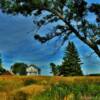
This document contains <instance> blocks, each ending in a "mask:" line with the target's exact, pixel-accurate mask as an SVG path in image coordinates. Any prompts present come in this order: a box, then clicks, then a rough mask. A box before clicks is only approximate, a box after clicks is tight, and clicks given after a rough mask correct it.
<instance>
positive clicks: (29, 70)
mask: <svg viewBox="0 0 100 100" xmlns="http://www.w3.org/2000/svg"><path fill="white" fill-rule="evenodd" d="M26 73H27V75H40V68H38V67H36V66H35V65H30V66H28V68H26Z"/></svg>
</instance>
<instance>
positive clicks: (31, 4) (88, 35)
mask: <svg viewBox="0 0 100 100" xmlns="http://www.w3.org/2000/svg"><path fill="white" fill-rule="evenodd" d="M0 9H1V11H2V12H6V13H8V14H13V15H16V14H18V13H21V14H23V15H25V16H27V15H31V14H33V15H34V17H33V18H34V19H33V22H34V23H35V25H37V31H35V32H36V34H35V36H34V37H35V39H37V40H39V41H40V42H41V43H45V42H47V41H49V40H51V39H53V38H55V37H58V38H59V37H62V39H61V40H60V39H59V40H60V42H62V44H61V45H63V43H65V41H67V40H68V39H69V37H70V36H72V35H74V36H75V37H77V38H78V39H79V40H81V41H82V42H83V43H84V44H86V45H87V46H88V47H89V48H91V49H92V50H93V52H95V53H96V54H97V55H98V57H100V48H99V47H100V3H99V0H98V3H95V0H94V3H91V4H90V3H89V0H0ZM44 12H46V14H45V15H44ZM91 14H92V15H93V16H94V17H93V21H91V20H90V19H89V16H90V15H91ZM59 21H60V23H58V22H59ZM62 23H63V24H62ZM51 24H52V27H53V28H52V30H50V32H48V33H47V34H46V35H45V36H43V35H39V32H40V31H39V29H41V28H45V26H47V25H51Z"/></svg>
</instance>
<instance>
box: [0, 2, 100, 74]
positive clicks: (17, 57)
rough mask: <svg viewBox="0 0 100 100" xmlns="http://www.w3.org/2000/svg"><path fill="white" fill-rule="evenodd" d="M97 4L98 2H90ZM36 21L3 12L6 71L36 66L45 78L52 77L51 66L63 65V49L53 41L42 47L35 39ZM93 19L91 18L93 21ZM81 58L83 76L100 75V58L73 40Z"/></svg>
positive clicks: (1, 49)
mask: <svg viewBox="0 0 100 100" xmlns="http://www.w3.org/2000/svg"><path fill="white" fill-rule="evenodd" d="M88 1H89V2H90V3H91V2H94V1H95V2H98V0H88ZM32 18H33V17H32V16H28V17H24V16H22V15H17V16H12V15H6V14H3V13H2V12H0V53H1V54H2V59H3V65H4V67H5V68H6V69H10V66H11V65H13V64H14V63H15V62H25V63H27V64H36V65H37V66H38V67H40V68H41V70H42V73H41V74H42V75H50V72H51V69H50V66H49V63H51V62H54V63H56V64H61V62H62V58H63V55H64V48H65V46H66V44H65V45H64V46H62V47H61V48H60V49H59V50H58V49H57V45H58V44H59V43H57V42H56V43H55V42H54V41H51V42H48V43H46V44H41V43H39V42H38V41H36V40H35V39H34V37H33V35H34V32H33V31H34V30H35V29H36V25H35V24H33V21H32V20H33V19H32ZM92 19H93V17H91V20H92ZM48 28H49V27H47V28H46V29H44V30H41V34H42V33H44V31H47V30H48ZM73 40H74V42H75V44H76V47H77V49H78V51H79V54H80V57H81V59H82V61H83V62H84V64H83V65H82V70H83V73H84V74H89V73H100V58H98V57H97V56H96V55H95V54H93V55H92V56H91V57H88V55H89V54H90V53H91V52H92V50H91V49H89V48H88V46H86V45H85V44H83V43H82V42H81V41H80V40H78V39H77V38H73V39H72V41H73Z"/></svg>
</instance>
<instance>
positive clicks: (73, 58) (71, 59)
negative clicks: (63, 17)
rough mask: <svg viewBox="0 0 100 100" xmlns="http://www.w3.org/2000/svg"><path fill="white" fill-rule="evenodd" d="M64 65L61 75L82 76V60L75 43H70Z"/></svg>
mask: <svg viewBox="0 0 100 100" xmlns="http://www.w3.org/2000/svg"><path fill="white" fill-rule="evenodd" d="M63 60H64V61H63V63H62V65H61V73H60V74H61V75H64V76H74V75H77V76H78V75H82V71H81V68H80V66H81V60H80V58H79V54H78V52H77V49H76V47H75V45H74V43H73V42H69V43H68V46H67V47H66V50H65V54H64V58H63Z"/></svg>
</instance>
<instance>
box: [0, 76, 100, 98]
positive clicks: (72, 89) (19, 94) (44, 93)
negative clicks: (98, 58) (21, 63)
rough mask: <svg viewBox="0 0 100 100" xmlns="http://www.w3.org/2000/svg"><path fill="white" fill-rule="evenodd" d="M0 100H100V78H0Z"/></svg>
mask: <svg viewBox="0 0 100 100" xmlns="http://www.w3.org/2000/svg"><path fill="white" fill-rule="evenodd" d="M0 100H100V77H99V76H92V77H90V76H84V77H57V76H56V77H49V76H33V77H32V76H0Z"/></svg>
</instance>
